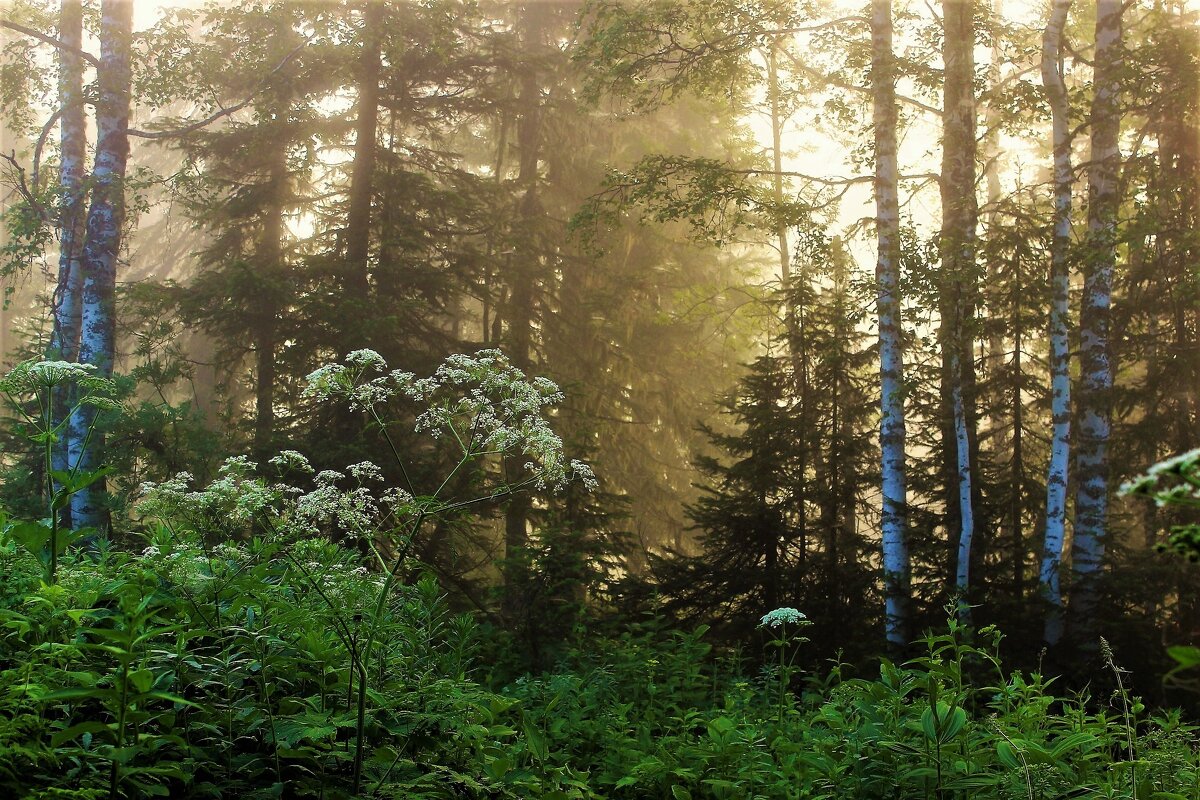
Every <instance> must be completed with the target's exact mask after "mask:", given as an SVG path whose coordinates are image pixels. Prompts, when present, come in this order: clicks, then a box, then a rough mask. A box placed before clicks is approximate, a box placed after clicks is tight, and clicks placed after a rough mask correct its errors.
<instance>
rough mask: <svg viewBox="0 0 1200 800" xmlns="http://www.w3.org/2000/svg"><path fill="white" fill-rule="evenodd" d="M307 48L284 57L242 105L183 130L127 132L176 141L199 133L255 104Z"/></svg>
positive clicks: (139, 136) (296, 49) (139, 135)
mask: <svg viewBox="0 0 1200 800" xmlns="http://www.w3.org/2000/svg"><path fill="white" fill-rule="evenodd" d="M307 46H308V42H307V41H305V42H302V43H301V44H299V45H297V47H296V48H295V49H294V50H292V52H290V53H288V54H287V55H286V56H284V58H283V60H282V61H280V62H279V64H278V65H276V67H275V69H273V70H271V71H270V72H268V73H267V74H266V75H264V76H263V77H262V80H260V81H259V82H258V85H257V86H255V87H254V91H253V92H251V93H250V95H249V96H248V97H247V98H246V99H245V100H243V101H242V102H240V103H237V104H236V105H232V106H229V107H228V108H222V109H220V110H219V111H216V112H214V113H212V114H209V115H208V116H207V117H205V118H204V119H201V120H197V121H196V122H193V123H191V124H189V125H185V126H183V127H182V128H173V129H172V130H167V131H143V130H138V129H137V128H130V129H129V130H128V131H127V132H128V134H129V135H130V136H137V137H138V138H141V139H174V138H176V137H179V136H187V135H188V134H189V133H195V132H196V131H198V130H200V129H202V128H206V127H208V126H209V125H211V124H212V123H214V122H216V121H217V120H219V119H221V118H222V117H228V116H229V115H230V114H236V113H237V112H239V111H241V110H242V109H243V108H245V107H246V106H248V105H250V104H251V103H252V102H254V99H255V98H256V97H258V95H259V94H261V93H262V90H263V89H265V88H266V86H267V83H268V82H269V81H270V80H271V78H273V77H275V75H276V74H277V73H278V72H279V71H280V70H281V69H283V68H284V67H285V66H287V63H288V62H289V61H291V60H292V58H294V57H295V55H296V54H297V53H299V52H300V51H301V50H303V49H304V48H305V47H307Z"/></svg>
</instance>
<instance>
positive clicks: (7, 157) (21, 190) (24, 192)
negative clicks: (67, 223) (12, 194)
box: [0, 150, 53, 223]
mask: <svg viewBox="0 0 1200 800" xmlns="http://www.w3.org/2000/svg"><path fill="white" fill-rule="evenodd" d="M0 160H3V161H7V162H8V163H9V164H10V165H11V166H12V169H13V174H14V175H15V176H16V182H15V184H14V186H13V188H14V189H16V191H17V193H18V194H19V195H21V197H22V198H24V200H25V202H26V203H28V204H29V206H30V207H31V208H32V209H33V210H34V211H35V212H37V215H38V217H39V218H40V219H41V220H42V221H43V222H46V223H52V222H53V218H52V216H51V214H50V210H49V209H48V208H46V206H45V205H43V204H42V203H40V202H38V199H37V195H35V194H34V193H33V192H32V191H31V190H30V188H29V184H28V182H26V180H25V168H24V167H22V166H21V164H20V162H19V161H17V153H16V151H15V150H14V151H12V152H9V153H0Z"/></svg>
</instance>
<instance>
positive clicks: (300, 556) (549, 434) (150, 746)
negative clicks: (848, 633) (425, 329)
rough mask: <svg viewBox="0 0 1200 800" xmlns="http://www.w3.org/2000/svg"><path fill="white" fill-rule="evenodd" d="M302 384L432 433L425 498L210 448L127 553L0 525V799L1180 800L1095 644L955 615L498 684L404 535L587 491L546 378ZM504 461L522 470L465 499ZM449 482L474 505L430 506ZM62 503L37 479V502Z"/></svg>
mask: <svg viewBox="0 0 1200 800" xmlns="http://www.w3.org/2000/svg"><path fill="white" fill-rule="evenodd" d="M49 369H50V368H49V367H44V366H40V365H23V366H22V367H21V368H19V370H18V371H17V372H16V373H15V374H16V378H11V377H10V378H9V379H8V382H7V383H6V384H5V388H6V390H7V391H8V392H9V394H10V396H11V397H12V399H13V400H14V401H15V402H22V401H26V402H33V403H34V405H35V406H36V405H37V404H38V403H39V402H40V403H41V407H45V403H44V401H43V400H39V398H44V396H45V393H46V392H47V391H48V390H49V389H50V388H52V387H51V385H50V384H49V383H46V382H39V381H36V380H31V379H29V376H30V375H40V374H43V373H46V374H49V373H48V372H47V370H49ZM79 377H80V378H82V379H86V378H87V376H84V375H81V376H79ZM307 391H308V392H309V393H310V394H311V396H312V397H313V398H314V400H315V401H316V402H318V403H322V404H332V405H336V406H340V407H343V408H345V409H347V410H349V411H352V412H354V413H355V414H356V415H357V417H358V418H359V419H361V420H362V421H364V423H366V424H367V425H368V426H370V427H372V428H374V429H375V430H377V431H378V432H379V433H380V434H381V435H382V436H384V437H385V438H386V437H389V436H391V431H392V429H393V428H395V427H398V426H400V425H406V426H408V427H409V428H413V429H415V430H416V431H418V432H424V433H426V434H428V435H429V436H430V440H431V441H432V442H436V443H439V444H438V446H445V447H447V448H448V449H449V451H450V452H451V453H453V454H455V458H454V459H451V462H450V463H452V464H453V466H451V468H450V472H449V474H448V475H447V477H445V478H444V479H443V480H442V481H441V482H440V483H439V484H438V485H437V486H436V487H435V488H434V489H433V490H432V491H430V492H428V493H425V494H422V493H419V492H414V491H413V490H412V489H411V488H400V487H395V486H388V485H386V484H385V482H384V481H383V472H382V470H381V469H380V468H379V467H378V466H376V465H374V464H370V463H367V462H362V463H358V464H354V465H351V466H348V467H347V468H346V469H345V471H344V472H341V471H337V472H335V471H328V470H327V471H321V472H316V471H315V470H314V469H313V468H312V467H311V465H310V464H309V462H308V460H307V459H306V458H305V457H304V456H302V455H301V454H299V453H296V452H293V451H285V452H283V453H280V454H279V455H278V456H276V457H274V458H272V459H271V460H270V463H269V464H267V465H263V467H262V468H261V469H260V468H259V465H256V464H254V463H253V462H251V461H250V460H249V459H247V458H245V457H237V458H232V459H229V460H228V461H227V462H226V463H225V464H224V466H223V467H222V468H221V469H220V471H219V474H218V476H217V477H216V479H215V480H213V481H212V482H210V483H209V484H208V485H206V486H200V487H196V486H193V485H192V483H193V481H192V480H191V479H190V476H187V475H179V476H176V477H175V478H173V479H170V480H167V481H164V482H161V483H157V484H150V485H147V486H146V487H144V490H143V497H142V500H141V501H140V503H139V504H138V506H137V509H138V520H139V523H138V531H139V534H138V535H139V536H140V546H138V547H135V548H128V547H126V548H121V547H115V546H112V545H111V544H110V543H109V542H108V541H106V540H96V542H95V544H94V546H93V547H91V548H88V547H74V548H66V547H62V548H55V547H54V545H53V544H52V541H53V540H52V538H50V537H46V536H43V537H32V536H29V535H27V530H28V526H29V525H30V524H31V523H29V522H23V521H17V520H11V519H10V520H5V522H4V527H3V529H2V530H3V538H2V539H0V570H2V576H3V581H2V583H0V632H2V635H0V709H2V714H0V791H3V793H4V796H11V797H15V798H21V799H22V800H24V799H25V798H30V799H32V798H38V799H39V800H40V799H41V798H110V799H111V800H116V799H117V798H143V797H187V798H191V797H195V798H203V797H214V798H219V797H230V796H245V797H297V798H299V797H319V798H349V797H382V798H490V797H496V798H502V797H511V798H669V799H671V800H683V799H684V798H715V799H719V800H734V799H740V798H747V799H748V800H752V799H753V798H864V799H865V798H937V799H938V800H942V799H943V798H969V797H996V798H1007V797H1012V798H1031V800H1042V798H1058V797H1076V796H1096V797H1128V798H1138V797H1142V798H1147V800H1150V799H1151V798H1159V800H1176V799H1177V798H1197V797H1200V747H1198V746H1197V741H1196V737H1195V735H1194V734H1195V727H1194V726H1192V725H1190V724H1188V723H1186V722H1185V721H1184V719H1183V718H1182V717H1181V715H1180V713H1179V712H1170V711H1160V712H1151V711H1150V710H1148V709H1147V708H1146V706H1145V705H1144V704H1143V703H1142V702H1141V701H1140V700H1139V699H1138V698H1137V697H1136V696H1134V695H1133V694H1132V693H1131V692H1130V691H1129V690H1128V689H1127V688H1126V684H1125V681H1124V674H1125V673H1124V670H1122V668H1121V667H1120V666H1119V662H1118V658H1117V656H1116V654H1114V653H1113V652H1112V650H1111V648H1109V647H1108V645H1107V643H1105V644H1104V647H1103V654H1102V655H1103V659H1104V661H1105V663H1106V665H1107V668H1108V670H1109V673H1110V675H1111V676H1112V678H1113V681H1112V685H1113V687H1114V690H1113V691H1112V692H1111V693H1109V692H1108V691H1107V690H1105V691H1104V692H1100V693H1088V692H1086V691H1084V692H1073V693H1072V692H1066V691H1065V690H1060V689H1059V687H1057V686H1055V684H1054V681H1053V680H1050V679H1047V678H1046V677H1044V676H1042V675H1039V674H1037V673H1029V672H1022V671H1019V670H1008V669H1006V668H1005V667H1004V666H1003V664H1002V663H1001V660H1000V657H999V655H998V654H999V650H1000V641H1001V634H1000V633H999V632H998V631H996V630H995V629H991V628H985V629H980V630H978V631H975V630H972V629H970V628H968V627H965V626H963V625H961V624H960V623H959V622H958V621H957V620H956V619H955V617H954V616H953V615H951V616H950V617H949V620H948V622H947V627H946V629H945V630H944V632H942V633H936V634H934V633H931V634H929V635H927V636H926V637H925V638H924V639H923V640H922V641H921V642H920V643H919V647H918V649H917V651H916V652H917V653H918V654H917V655H916V656H915V657H912V658H909V659H907V660H902V661H899V662H894V661H891V660H886V659H884V660H882V661H878V662H876V663H875V664H874V665H873V666H872V667H871V668H870V669H871V670H872V671H871V672H869V673H868V672H864V673H862V674H861V675H860V676H852V671H853V669H852V667H851V666H850V665H847V664H840V663H835V664H834V665H833V666H832V667H827V668H824V669H822V670H808V669H802V668H801V667H799V666H797V664H798V663H801V662H798V661H797V656H798V655H800V654H802V653H803V652H804V649H805V648H806V646H807V639H806V638H805V636H804V634H805V633H806V632H807V630H808V628H810V627H811V625H812V621H811V620H809V619H808V618H807V617H806V616H805V615H804V614H803V613H802V612H801V611H799V610H797V609H793V608H779V609H774V610H769V611H767V612H766V613H764V615H763V616H762V618H761V620H760V621H759V624H758V633H757V645H758V646H759V648H760V649H761V653H758V654H754V653H748V652H743V653H737V652H732V651H715V650H714V649H713V647H712V645H711V644H710V643H708V641H707V629H706V628H705V627H703V626H702V627H699V628H696V629H693V630H690V631H680V630H670V629H668V628H666V627H665V626H664V625H663V624H662V622H661V621H659V622H655V621H654V620H653V619H651V620H649V621H647V622H645V623H642V624H634V625H627V626H624V629H623V630H619V632H616V633H608V634H604V633H601V632H599V629H597V632H596V634H595V635H594V636H593V638H591V639H590V640H586V641H585V640H580V642H582V643H580V644H576V645H575V646H572V647H568V648H565V649H564V650H562V651H561V653H560V657H559V660H558V662H557V664H556V665H555V666H554V667H553V668H551V669H548V670H544V671H541V672H538V673H526V674H524V675H521V676H518V677H513V676H512V675H510V674H504V673H502V672H501V671H500V670H499V669H498V668H497V666H496V662H495V661H491V662H489V661H485V660H484V659H483V658H481V653H484V652H487V650H488V648H489V647H495V646H496V644H495V642H489V641H488V640H489V638H491V639H493V640H494V639H495V637H497V636H498V635H500V634H499V633H498V632H496V631H491V630H488V629H485V628H481V627H480V626H479V624H478V623H477V621H476V620H475V618H474V617H473V616H471V615H469V614H462V613H455V612H453V611H452V610H451V609H450V607H449V605H448V603H447V600H446V597H445V596H444V591H443V589H442V588H441V587H440V586H439V584H438V582H437V580H436V579H435V577H434V576H433V575H432V574H430V573H429V572H428V571H427V569H426V568H425V567H424V566H423V565H422V564H421V563H420V561H419V560H417V559H416V558H415V557H414V556H413V554H412V548H411V544H412V542H413V541H414V540H415V539H416V538H417V536H418V534H419V532H420V529H421V527H422V526H423V525H424V524H425V523H426V522H427V521H428V520H429V519H431V518H433V517H436V516H437V515H440V514H448V513H449V514H452V513H459V512H460V511H461V509H463V508H469V507H471V506H472V505H473V504H475V503H477V502H480V501H481V498H484V499H486V498H493V497H496V496H498V495H502V494H506V493H511V492H514V491H520V490H522V489H523V488H524V487H525V486H534V485H543V486H545V485H562V484H564V483H565V482H567V481H569V480H578V481H581V482H584V483H586V484H590V483H591V482H592V481H593V478H592V476H591V473H590V471H589V470H588V469H587V467H586V466H585V465H583V464H580V463H577V462H570V461H568V460H566V459H564V457H563V448H562V443H561V440H559V439H558V437H557V436H556V435H555V434H554V432H553V431H552V429H551V427H550V425H549V421H548V420H549V410H550V409H551V407H552V406H553V404H554V403H555V402H557V401H558V400H559V399H560V394H559V392H558V391H557V388H556V387H554V386H553V385H552V384H550V383H549V382H547V381H541V380H530V379H527V378H526V377H525V376H524V375H523V374H522V373H521V372H520V371H519V370H516V369H515V368H514V367H513V366H512V365H511V364H510V363H509V362H508V361H507V360H506V359H505V358H504V357H503V356H502V355H501V354H499V353H498V352H495V351H481V352H480V353H477V354H475V355H474V356H469V357H468V356H455V357H451V358H450V359H448V360H447V361H446V362H445V363H444V364H443V365H442V366H441V367H440V368H439V369H438V370H437V371H436V372H435V373H434V374H433V375H432V376H430V377H428V378H417V377H416V376H414V375H412V374H411V373H407V372H401V371H392V370H389V369H388V368H387V365H386V364H385V363H384V362H383V360H382V358H381V357H380V356H378V354H375V353H373V352H370V351H357V352H355V353H352V354H350V355H349V356H348V357H347V358H346V359H345V360H344V361H343V362H341V363H338V364H333V365H330V366H328V367H326V368H323V369H321V370H318V371H316V372H314V373H313V374H312V375H310V376H309V388H308V390H307ZM22 393H25V395H26V396H24V397H22V396H21V395H22ZM413 403H416V404H417V405H418V406H419V407H420V411H419V413H413V412H412V411H411V404H413ZM406 409H407V410H406ZM46 433H47V431H46V429H45V428H44V427H42V428H37V427H35V428H33V429H32V430H31V431H30V433H29V435H30V438H31V439H32V440H33V442H34V443H35V444H36V443H38V442H39V441H42V442H45V441H52V439H53V433H54V432H53V430H50V431H49V433H50V437H49V438H47V436H46ZM514 451H515V452H519V453H521V457H522V458H525V459H527V472H526V476H525V477H524V478H523V480H522V483H521V484H518V485H513V484H507V483H499V484H494V485H492V486H491V487H490V488H488V489H486V490H481V489H480V488H479V487H482V486H485V485H487V484H488V482H489V480H492V479H494V478H495V477H496V475H495V474H489V470H488V467H487V464H488V462H489V460H492V461H494V460H495V459H497V458H499V457H501V456H502V455H504V454H505V453H506V452H514ZM397 457H398V452H397ZM400 466H401V469H400V470H399V472H400V473H401V474H403V473H404V472H405V470H404V469H403V468H402V467H403V465H400ZM471 469H475V470H478V471H479V474H478V475H477V478H478V482H477V483H478V485H477V487H476V491H482V492H483V493H482V494H476V495H474V496H468V497H458V498H454V497H449V496H445V495H444V494H443V492H444V490H445V488H446V487H447V486H450V485H452V484H453V483H454V481H453V477H454V475H455V473H457V472H458V471H461V470H471ZM56 479H57V480H59V481H60V483H62V484H63V485H64V486H68V487H69V486H71V485H73V484H71V482H70V481H71V479H70V476H56ZM64 491H65V490H64V489H61V488H56V487H55V486H54V485H53V484H52V483H48V484H47V485H46V488H45V494H46V497H47V498H48V499H49V501H50V503H51V504H52V505H48V506H47V512H48V513H49V514H53V513H54V512H55V511H56V509H57V508H59V507H61V506H62V504H63V501H62V500H61V498H62V497H63V495H64ZM55 504H57V505H55ZM37 524H41V525H43V526H47V521H46V520H43V521H42V522H41V523H37ZM47 530H50V528H49V527H48V526H47ZM613 630H615V629H613Z"/></svg>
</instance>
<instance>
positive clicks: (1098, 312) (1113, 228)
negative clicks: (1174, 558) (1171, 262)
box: [1071, 0, 1122, 650]
mask: <svg viewBox="0 0 1200 800" xmlns="http://www.w3.org/2000/svg"><path fill="white" fill-rule="evenodd" d="M1121 10H1122V3H1121V0H1097V2H1096V53H1095V68H1094V78H1093V84H1094V86H1095V97H1094V98H1093V100H1092V109H1091V132H1092V137H1091V138H1092V152H1091V160H1090V162H1089V164H1088V242H1087V248H1086V252H1085V260H1084V270H1083V272H1084V276H1083V298H1082V302H1081V308H1080V316H1079V323H1080V325H1079V328H1080V347H1079V352H1080V380H1079V389H1078V393H1077V397H1078V409H1079V427H1078V435H1077V440H1076V449H1075V453H1076V455H1075V468H1076V470H1077V475H1078V478H1077V481H1076V488H1075V531H1074V533H1075V535H1074V537H1073V539H1072V548H1071V565H1072V569H1073V571H1074V573H1075V576H1074V584H1073V586H1072V588H1071V615H1072V618H1073V625H1074V634H1075V637H1076V638H1077V639H1078V641H1079V643H1080V644H1081V646H1082V647H1083V648H1085V649H1087V650H1092V649H1095V648H1096V647H1097V646H1098V642H1097V641H1096V636H1097V627H1096V622H1097V620H1096V603H1097V598H1098V594H1099V582H1100V576H1101V572H1102V570H1103V567H1104V543H1105V538H1106V535H1107V527H1108V474H1109V469H1108V439H1109V433H1110V431H1111V428H1112V419H1111V417H1112V396H1111V395H1112V385H1113V368H1112V362H1111V355H1112V354H1111V351H1110V347H1111V343H1110V341H1109V328H1110V325H1109V317H1110V307H1111V303H1112V285H1113V271H1114V267H1115V264H1116V248H1117V241H1116V240H1117V205H1118V202H1119V198H1118V190H1117V176H1118V171H1119V169H1120V159H1121V154H1120V149H1119V142H1118V135H1119V132H1120V124H1121V112H1120V108H1119V105H1118V103H1119V93H1120V79H1119V72H1120V70H1121V54H1120V50H1121Z"/></svg>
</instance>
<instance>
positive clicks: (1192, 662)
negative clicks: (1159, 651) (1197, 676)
mask: <svg viewBox="0 0 1200 800" xmlns="http://www.w3.org/2000/svg"><path fill="white" fill-rule="evenodd" d="M1167 655H1169V656H1170V657H1171V658H1173V659H1174V660H1175V663H1176V664H1178V665H1179V667H1178V669H1188V668H1189V667H1194V666H1196V665H1198V664H1200V647H1193V646H1190V645H1176V646H1175V647H1168V648H1167Z"/></svg>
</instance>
